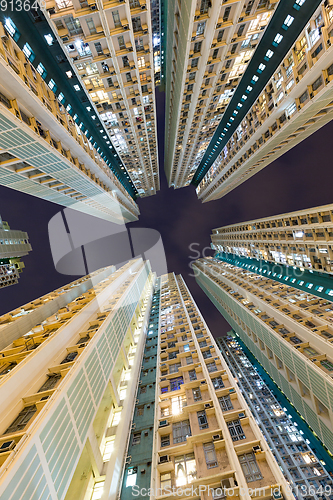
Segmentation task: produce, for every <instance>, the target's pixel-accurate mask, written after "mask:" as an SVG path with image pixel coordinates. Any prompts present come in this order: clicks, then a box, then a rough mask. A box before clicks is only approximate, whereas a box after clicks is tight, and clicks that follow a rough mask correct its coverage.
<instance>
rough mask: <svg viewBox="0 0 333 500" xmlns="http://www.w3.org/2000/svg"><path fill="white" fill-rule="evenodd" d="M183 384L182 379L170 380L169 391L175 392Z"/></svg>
mask: <svg viewBox="0 0 333 500" xmlns="http://www.w3.org/2000/svg"><path fill="white" fill-rule="evenodd" d="M183 383H184V379H183V377H176V378H172V379H170V391H177V390H178V389H180V386H181V385H182V384H183Z"/></svg>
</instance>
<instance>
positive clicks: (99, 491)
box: [91, 481, 105, 500]
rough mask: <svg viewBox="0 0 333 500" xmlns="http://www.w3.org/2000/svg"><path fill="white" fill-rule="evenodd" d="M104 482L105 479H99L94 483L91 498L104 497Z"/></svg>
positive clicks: (93, 499)
mask: <svg viewBox="0 0 333 500" xmlns="http://www.w3.org/2000/svg"><path fill="white" fill-rule="evenodd" d="M104 483H105V481H99V482H98V483H95V484H94V487H93V493H92V496H91V500H99V499H100V498H102V495H103V490H104Z"/></svg>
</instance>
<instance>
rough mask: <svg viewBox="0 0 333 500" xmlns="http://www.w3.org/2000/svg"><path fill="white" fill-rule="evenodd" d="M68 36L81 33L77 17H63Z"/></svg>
mask: <svg viewBox="0 0 333 500" xmlns="http://www.w3.org/2000/svg"><path fill="white" fill-rule="evenodd" d="M64 21H65V24H66V26H67V29H68V32H69V34H70V36H74V35H82V34H83V31H82V28H81V24H80V21H79V19H74V17H73V16H68V17H65V18H64Z"/></svg>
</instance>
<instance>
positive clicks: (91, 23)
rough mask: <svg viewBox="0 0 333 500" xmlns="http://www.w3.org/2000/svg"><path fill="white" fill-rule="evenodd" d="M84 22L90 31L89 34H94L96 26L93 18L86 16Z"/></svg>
mask: <svg viewBox="0 0 333 500" xmlns="http://www.w3.org/2000/svg"><path fill="white" fill-rule="evenodd" d="M86 22H87V26H88V30H89V31H90V34H91V35H96V33H97V30H96V26H95V23H94V20H93V18H92V17H88V18H87V19H86Z"/></svg>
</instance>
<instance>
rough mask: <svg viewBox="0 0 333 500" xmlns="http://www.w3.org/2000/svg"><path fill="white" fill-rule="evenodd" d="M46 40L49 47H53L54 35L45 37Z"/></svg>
mask: <svg viewBox="0 0 333 500" xmlns="http://www.w3.org/2000/svg"><path fill="white" fill-rule="evenodd" d="M44 38H45V40H46V41H47V44H48V45H52V44H53V36H52V35H50V34H49V35H44Z"/></svg>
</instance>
